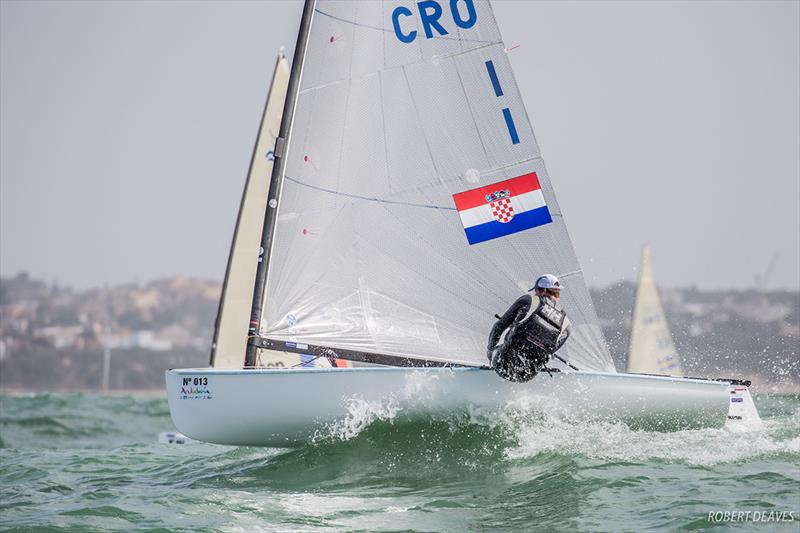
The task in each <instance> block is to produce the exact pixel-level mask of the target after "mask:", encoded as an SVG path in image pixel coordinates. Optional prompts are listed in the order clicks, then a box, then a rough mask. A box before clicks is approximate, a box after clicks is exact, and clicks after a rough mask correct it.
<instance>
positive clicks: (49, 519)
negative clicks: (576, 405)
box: [0, 394, 800, 532]
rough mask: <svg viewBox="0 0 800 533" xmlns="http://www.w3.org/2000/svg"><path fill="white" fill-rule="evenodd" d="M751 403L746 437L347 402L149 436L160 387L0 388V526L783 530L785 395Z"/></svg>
mask: <svg viewBox="0 0 800 533" xmlns="http://www.w3.org/2000/svg"><path fill="white" fill-rule="evenodd" d="M756 403H757V405H758V407H759V409H760V412H761V414H762V417H763V418H764V419H765V422H766V423H765V427H764V429H763V430H761V431H757V432H754V433H750V434H738V433H732V432H729V431H727V430H713V429H705V430H693V431H679V432H674V433H655V432H645V431H633V430H630V429H628V428H627V427H626V426H624V425H622V424H609V423H607V424H582V425H571V424H569V423H567V422H563V421H560V420H558V419H551V418H547V417H543V416H541V415H534V414H532V413H525V412H512V413H507V414H506V415H504V416H498V417H494V418H492V417H478V418H476V417H468V416H465V415H453V416H452V417H451V418H444V419H416V420H401V419H398V418H395V417H394V416H393V414H392V413H391V412H388V413H375V412H370V413H358V412H354V413H353V416H352V417H351V419H349V420H347V421H344V422H343V424H342V425H341V426H339V427H334V428H332V434H331V436H329V437H324V438H321V439H318V440H317V442H315V443H313V444H309V445H306V446H304V447H300V448H296V449H292V450H278V449H265V448H233V447H224V446H215V445H210V444H199V443H194V444H189V445H183V446H179V445H167V444H159V443H158V442H157V436H158V433H159V432H160V431H165V430H171V429H172V427H173V426H172V423H171V420H170V418H169V410H168V408H167V403H166V400H165V399H163V398H152V397H150V398H147V397H127V396H101V395H94V394H37V395H3V396H0V424H1V425H0V439H2V441H1V442H0V446H1V447H0V528H2V529H4V530H14V531H49V530H51V531H131V530H135V529H140V530H152V531H155V530H169V531H191V532H198V531H259V530H261V531H341V530H365V531H405V530H416V531H532V530H534V531H535V530H541V531H575V530H581V531H643V530H648V529H654V530H661V529H665V530H674V529H688V530H702V529H706V528H711V527H713V528H714V529H715V530H716V529H719V530H726V529H729V530H737V531H741V530H764V531H773V530H776V531H798V530H799V529H800V398H798V397H796V396H773V397H759V398H756ZM354 409H358V406H357V405H355V406H354ZM747 511H750V512H751V514H750V521H747V522H723V523H721V524H715V523H712V522H709V520H708V515H709V513H716V512H718V513H720V515H717V516H719V517H720V518H722V519H724V515H722V513H724V512H742V513H745V512H747ZM770 512H771V513H772V514H770ZM754 513H758V515H755V514H754ZM780 513H783V514H780ZM789 513H791V515H790V514H789ZM789 516H793V517H794V522H785V521H784V522H777V521H774V520H776V519H777V518H778V517H782V518H783V519H784V520H787V519H788V518H789ZM739 517H740V519H741V520H744V519H745V517H746V515H739ZM756 517H757V518H758V520H759V521H753V518H756ZM764 520H772V521H764Z"/></svg>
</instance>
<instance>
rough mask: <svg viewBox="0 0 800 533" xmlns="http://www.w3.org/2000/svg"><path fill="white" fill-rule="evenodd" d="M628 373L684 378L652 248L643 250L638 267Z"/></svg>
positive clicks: (647, 247) (646, 247)
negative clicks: (662, 304) (661, 292)
mask: <svg viewBox="0 0 800 533" xmlns="http://www.w3.org/2000/svg"><path fill="white" fill-rule="evenodd" d="M627 371H628V372H633V373H638V374H661V375H670V376H683V375H684V374H683V369H682V368H681V361H680V358H679V357H678V353H677V351H676V350H675V344H674V343H673V341H672V335H671V334H670V331H669V325H668V324H667V317H666V315H665V314H664V308H663V307H662V306H661V298H660V297H659V295H658V287H656V282H655V278H654V276H653V260H652V258H651V257H650V247H649V246H645V247H644V248H643V249H642V260H641V263H640V265H639V282H638V284H637V286H636V299H635V301H634V304H633V317H632V319H631V338H630V342H629V344H628V366H627Z"/></svg>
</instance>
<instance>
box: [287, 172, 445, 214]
mask: <svg viewBox="0 0 800 533" xmlns="http://www.w3.org/2000/svg"><path fill="white" fill-rule="evenodd" d="M284 179H286V180H289V181H291V182H294V183H296V184H298V185H303V186H304V187H308V188H309V189H314V190H317V191H321V192H327V193H329V194H333V195H336V196H342V197H345V198H354V199H356V200H365V201H367V202H376V203H379V204H393V205H405V206H408V207H424V208H426V209H442V210H444V211H455V210H456V208H455V207H445V206H441V205H433V204H417V203H414V202H400V201H398V200H385V199H383V198H377V197H375V196H362V195H360V194H351V193H347V192H339V191H335V190H333V189H328V188H326V187H320V186H318V185H311V184H310V183H305V182H303V181H300V180H298V179H295V178H292V177H291V176H284Z"/></svg>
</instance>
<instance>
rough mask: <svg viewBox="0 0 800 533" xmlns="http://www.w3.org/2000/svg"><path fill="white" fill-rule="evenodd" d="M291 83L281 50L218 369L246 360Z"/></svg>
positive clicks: (225, 293) (242, 213)
mask: <svg viewBox="0 0 800 533" xmlns="http://www.w3.org/2000/svg"><path fill="white" fill-rule="evenodd" d="M288 84H289V62H288V61H287V60H286V58H285V57H284V56H283V54H280V56H279V57H278V60H277V63H276V64H275V71H274V73H273V76H272V85H271V86H270V90H269V95H268V96H267V103H266V105H265V106H264V115H263V116H262V118H261V126H260V129H259V132H258V137H257V139H256V145H255V148H254V150H253V158H252V161H251V163H250V172H249V173H248V176H247V182H246V184H245V189H244V193H243V194H242V203H241V206H240V207H239V216H238V219H237V221H236V229H235V232H234V235H233V241H232V243H231V251H230V255H229V257H228V269H227V271H226V273H225V282H224V284H223V289H222V296H221V297H220V305H219V312H218V314H217V324H216V328H215V331H214V344H213V346H212V352H211V366H213V367H215V368H241V367H242V365H243V364H244V353H245V347H246V345H247V326H248V323H249V321H250V310H251V307H252V304H253V285H254V283H255V278H256V267H257V266H258V260H259V259H258V256H259V248H260V247H259V243H260V242H261V228H262V226H263V224H264V212H265V211H266V208H267V190H268V189H269V178H270V175H271V174H272V161H273V157H272V149H273V146H274V145H275V139H276V137H277V136H278V130H279V128H280V125H281V115H282V114H283V104H284V102H285V100H286V88H287V85H288Z"/></svg>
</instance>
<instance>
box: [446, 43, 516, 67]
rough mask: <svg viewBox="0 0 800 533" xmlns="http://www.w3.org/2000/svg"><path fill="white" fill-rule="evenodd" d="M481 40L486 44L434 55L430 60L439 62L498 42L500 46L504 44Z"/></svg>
mask: <svg viewBox="0 0 800 533" xmlns="http://www.w3.org/2000/svg"><path fill="white" fill-rule="evenodd" d="M482 42H484V43H486V44H482V45H480V46H476V47H474V48H469V49H467V50H461V51H460V52H454V53H452V54H447V55H443V56H439V55H435V56H432V57H431V61H433V62H434V64H435V63H436V62H437V61H439V62H441V61H442V60H444V59H452V58H454V57H458V56H463V55H464V54H469V53H470V52H474V51H476V50H483V49H484V48H489V47H491V46H496V45H498V44H499V45H501V46H502V45H503V44H505V43H503V41H482Z"/></svg>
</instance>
